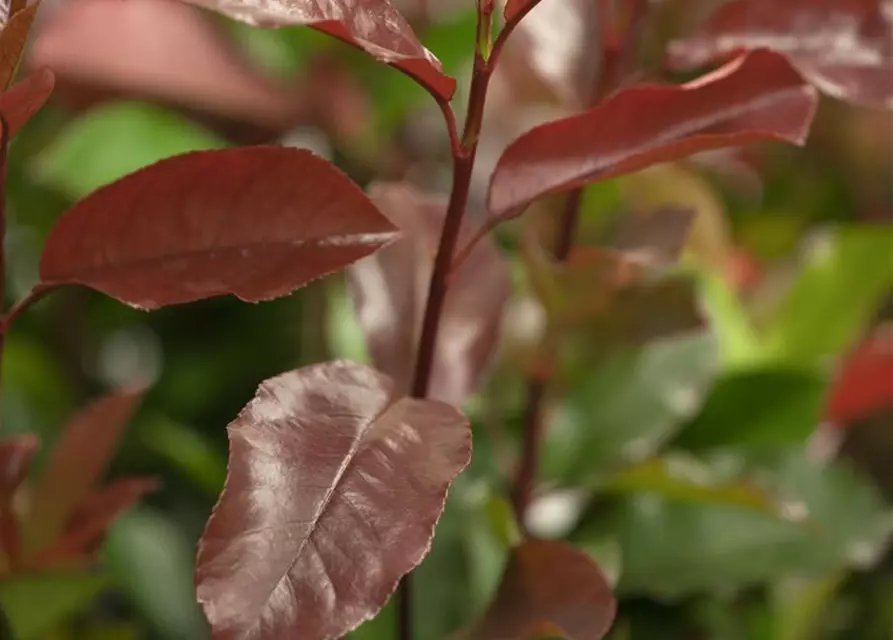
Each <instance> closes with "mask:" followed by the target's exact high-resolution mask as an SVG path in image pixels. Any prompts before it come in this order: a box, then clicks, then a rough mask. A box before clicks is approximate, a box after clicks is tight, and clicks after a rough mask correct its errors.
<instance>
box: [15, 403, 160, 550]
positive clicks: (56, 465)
mask: <svg viewBox="0 0 893 640" xmlns="http://www.w3.org/2000/svg"><path fill="white" fill-rule="evenodd" d="M141 395H142V394H141V392H139V391H119V392H116V393H111V394H109V395H107V396H105V397H103V398H100V399H99V400H97V401H95V402H93V403H92V404H90V405H88V406H87V407H86V408H84V409H83V410H81V411H80V412H79V413H78V414H77V415H76V416H75V417H74V418H73V419H72V420H71V421H70V422H69V423H68V424H67V425H66V427H65V429H64V430H63V431H62V434H61V435H60V436H59V439H58V441H57V442H56V444H55V446H54V447H53V448H52V450H51V451H50V453H49V457H48V458H47V461H46V464H45V466H44V467H43V470H42V473H41V474H40V476H39V477H38V478H37V480H36V481H35V483H34V487H33V489H32V491H31V497H30V500H29V504H30V509H29V512H28V528H29V536H28V541H27V542H28V547H29V549H31V550H34V549H37V548H41V547H42V546H43V545H44V544H46V543H48V542H49V541H51V540H54V539H55V537H56V536H57V535H58V534H59V533H61V532H62V531H63V530H64V528H65V526H66V523H67V522H68V519H69V518H70V517H71V515H72V514H73V513H74V512H75V510H76V509H77V508H78V507H79V506H80V505H81V503H82V502H83V501H84V500H85V499H86V498H87V497H88V496H89V495H90V494H91V493H92V492H93V490H94V488H95V487H96V486H97V485H98V484H99V482H100V481H101V480H102V477H103V476H104V475H105V472H106V470H107V468H108V464H109V461H110V460H111V458H112V456H113V455H114V453H115V450H116V449H117V447H118V442H119V441H120V439H121V435H122V434H123V431H124V427H125V426H126V425H127V423H128V421H129V420H130V418H131V416H132V415H133V412H134V411H135V410H136V407H137V405H138V404H139V402H140V399H141Z"/></svg>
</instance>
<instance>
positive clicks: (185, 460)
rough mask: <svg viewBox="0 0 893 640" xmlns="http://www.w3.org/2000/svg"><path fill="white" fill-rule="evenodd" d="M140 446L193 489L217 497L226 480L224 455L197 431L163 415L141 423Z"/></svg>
mask: <svg viewBox="0 0 893 640" xmlns="http://www.w3.org/2000/svg"><path fill="white" fill-rule="evenodd" d="M140 436H141V439H142V442H143V445H144V446H145V447H146V448H147V449H149V450H151V451H154V452H155V453H157V454H158V455H160V456H161V457H163V458H164V459H165V460H166V461H167V463H168V464H170V465H171V466H172V467H174V468H176V469H179V470H180V471H181V472H182V473H183V475H185V476H186V477H187V478H189V480H191V481H192V482H193V483H194V484H195V485H196V486H197V487H200V488H201V489H202V490H204V491H205V492H207V493H208V494H209V495H211V496H215V497H216V496H217V495H218V494H219V493H220V491H221V490H222V489H223V482H224V480H225V479H226V456H225V455H224V454H223V453H222V452H219V451H216V450H215V449H214V448H212V447H211V445H210V443H209V442H208V441H207V440H206V439H205V438H204V437H203V436H202V435H201V434H200V433H199V432H197V431H195V430H194V429H190V428H189V427H187V426H185V425H183V424H180V423H179V422H174V421H173V420H170V419H167V418H165V417H163V416H157V417H156V418H155V419H154V420H151V421H147V422H145V423H144V425H143V428H142V429H141V431H140Z"/></svg>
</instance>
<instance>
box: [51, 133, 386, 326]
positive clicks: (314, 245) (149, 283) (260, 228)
mask: <svg viewBox="0 0 893 640" xmlns="http://www.w3.org/2000/svg"><path fill="white" fill-rule="evenodd" d="M394 238H395V233H394V227H393V225H391V223H390V222H388V220H387V218H385V217H384V216H382V215H381V214H380V213H379V212H378V210H377V209H376V208H375V207H374V206H373V205H372V203H371V202H370V201H369V199H368V198H367V197H366V195H365V194H364V193H363V192H362V191H361V190H360V189H359V187H357V186H356V185H355V184H354V183H353V182H351V181H350V179H348V178H347V176H345V175H344V174H343V173H341V172H340V171H339V170H338V169H336V168H335V167H334V166H332V165H331V164H329V163H328V162H327V161H325V160H323V159H322V158H319V157H317V156H315V155H313V154H312V153H311V152H309V151H306V150H301V149H288V148H281V147H247V148H242V149H224V150H218V151H199V152H193V153H187V154H183V155H180V156H176V157H173V158H168V159H167V160H162V161H161V162H158V163H156V164H154V165H151V166H149V167H146V168H144V169H141V170H139V171H136V172H135V173H132V174H130V175H128V176H125V177H124V178H122V179H121V180H119V181H117V182H115V183H113V184H111V185H108V186H106V187H103V188H101V189H99V190H98V191H95V192H94V193H93V194H91V195H89V196H87V197H86V198H85V199H83V200H82V201H81V202H79V203H78V204H77V205H75V206H74V207H73V208H72V209H71V210H69V211H68V213H66V214H65V215H64V216H63V217H62V219H61V220H59V222H58V223H57V224H56V226H55V228H54V229H53V230H52V232H51V233H50V236H49V238H48V239H47V242H46V246H45V248H44V252H43V257H42V259H41V263H40V276H41V279H42V281H43V282H44V283H45V284H47V285H58V284H82V285H85V286H88V287H91V288H93V289H96V290H98V291H102V292H103V293H105V294H107V295H110V296H112V297H114V298H117V299H118V300H121V301H122V302H125V303H127V304H130V305H132V306H135V307H140V308H143V309H155V308H158V307H162V306H165V305H171V304H178V303H183V302H191V301H194V300H200V299H202V298H208V297H211V296H218V295H224V294H228V293H231V294H233V295H236V296H238V297H239V298H241V299H242V300H246V301H249V302H258V301H260V300H268V299H272V298H277V297H280V296H284V295H287V294H288V293H290V292H292V291H293V290H295V289H297V288H299V287H301V286H303V285H305V284H307V283H308V282H310V281H311V280H314V279H316V278H319V277H321V276H324V275H326V274H328V273H331V272H333V271H336V270H338V269H341V268H343V267H344V266H346V265H347V264H350V263H351V262H353V261H355V260H358V259H359V258H362V257H364V256H366V255H368V254H370V253H372V252H373V251H375V250H376V249H378V248H380V247H382V246H383V245H385V244H386V243H387V242H389V241H390V240H392V239H394Z"/></svg>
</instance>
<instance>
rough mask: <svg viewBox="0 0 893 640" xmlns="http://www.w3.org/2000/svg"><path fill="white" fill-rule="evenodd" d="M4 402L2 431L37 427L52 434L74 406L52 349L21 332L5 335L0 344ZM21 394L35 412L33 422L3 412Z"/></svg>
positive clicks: (69, 390) (43, 433)
mask: <svg viewBox="0 0 893 640" xmlns="http://www.w3.org/2000/svg"><path fill="white" fill-rule="evenodd" d="M3 365H4V366H3V394H4V398H3V400H4V401H3V403H2V406H0V416H2V418H3V419H2V423H3V430H4V432H7V433H9V432H12V431H18V430H19V429H20V428H21V429H22V430H27V431H30V430H34V431H38V432H39V433H40V434H41V435H42V436H44V437H47V436H50V435H51V432H50V431H49V429H48V427H49V426H55V425H56V424H58V423H59V422H61V421H62V420H64V419H65V418H66V417H68V416H69V415H70V413H71V411H72V410H73V408H74V401H75V400H74V394H73V393H72V390H71V388H70V387H69V381H68V379H67V377H66V375H65V372H64V371H63V370H62V367H61V366H60V364H59V361H58V360H57V357H56V354H54V353H53V350H52V349H51V348H50V347H49V346H48V345H46V344H44V343H43V342H40V341H38V340H36V339H35V338H34V337H32V336H30V335H28V334H27V333H24V332H21V333H20V332H12V333H11V334H10V335H8V336H6V339H5V344H4V348H3ZM16 396H20V397H21V399H22V401H23V402H24V403H25V405H26V407H27V408H28V409H29V410H31V411H33V412H34V417H35V420H34V423H33V424H28V423H27V422H26V421H19V420H10V419H8V416H5V415H3V414H4V411H3V410H7V409H9V408H11V405H12V401H13V399H14V397H16Z"/></svg>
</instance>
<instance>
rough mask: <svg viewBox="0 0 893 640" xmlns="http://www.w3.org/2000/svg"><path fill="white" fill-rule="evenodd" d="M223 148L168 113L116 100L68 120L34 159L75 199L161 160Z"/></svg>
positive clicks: (218, 141)
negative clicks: (186, 153) (64, 126)
mask: <svg viewBox="0 0 893 640" xmlns="http://www.w3.org/2000/svg"><path fill="white" fill-rule="evenodd" d="M225 146H227V144H226V142H225V141H224V140H222V139H220V138H218V137H217V136H215V135H214V134H213V133H211V132H210V131H208V130H206V129H204V128H202V127H200V126H199V125H197V124H194V123H192V122H190V121H189V120H187V119H186V118H183V117H182V116H179V115H177V114H176V113H174V112H172V111H167V110H165V109H162V108H160V107H155V106H152V105H148V104H142V103H136V102H118V103H112V104H108V105H103V106H100V107H97V108H94V109H91V110H90V111H88V112H87V113H86V114H85V115H82V116H81V117H79V118H78V119H76V120H74V121H73V122H71V123H70V124H69V125H68V126H67V127H66V128H65V129H64V130H63V132H62V133H61V135H59V136H57V137H56V138H55V139H54V140H53V142H52V143H51V145H50V146H49V148H47V149H46V150H45V151H44V152H43V154H42V155H41V156H40V157H39V158H38V165H37V169H38V172H39V175H40V177H41V178H42V179H43V180H44V181H45V182H47V183H48V184H50V185H52V186H54V187H56V188H57V189H60V190H62V191H63V192H64V193H65V194H66V195H68V196H69V197H70V198H72V199H77V198H82V197H84V196H85V195H87V194H88V193H90V192H91V191H93V190H95V189H98V188H99V187H101V186H104V185H106V184H109V183H111V182H114V181H115V180H117V179H118V178H121V177H123V176H125V175H127V174H128V173H131V172H133V171H136V170H137V169H142V168H143V167H145V166H147V165H150V164H152V163H154V162H157V161H159V160H162V159H164V158H168V157H170V156H174V155H178V154H181V153H185V152H187V151H199V150H205V149H222V148H223V147H225Z"/></svg>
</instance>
